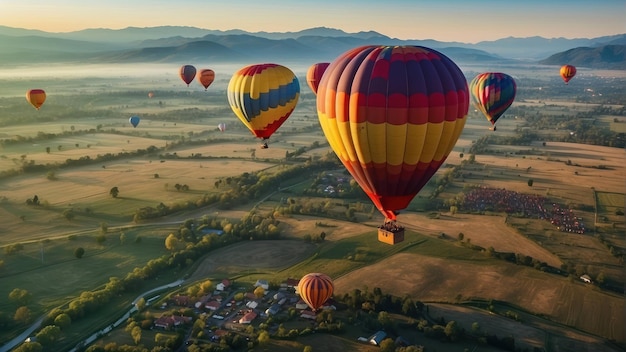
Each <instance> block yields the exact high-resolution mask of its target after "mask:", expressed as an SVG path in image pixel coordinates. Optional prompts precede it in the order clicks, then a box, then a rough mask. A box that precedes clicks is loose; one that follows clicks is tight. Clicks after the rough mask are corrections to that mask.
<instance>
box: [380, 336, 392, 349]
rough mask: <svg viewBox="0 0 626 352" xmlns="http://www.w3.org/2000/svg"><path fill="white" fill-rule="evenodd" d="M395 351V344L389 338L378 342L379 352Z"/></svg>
mask: <svg viewBox="0 0 626 352" xmlns="http://www.w3.org/2000/svg"><path fill="white" fill-rule="evenodd" d="M395 350H396V344H395V342H394V341H393V339H391V338H386V339H384V340H382V341H381V342H380V351H381V352H393V351H395Z"/></svg>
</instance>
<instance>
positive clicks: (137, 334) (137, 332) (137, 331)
mask: <svg viewBox="0 0 626 352" xmlns="http://www.w3.org/2000/svg"><path fill="white" fill-rule="evenodd" d="M130 336H132V338H133V342H135V345H139V342H141V328H140V327H139V326H135V327H134V328H133V329H132V330H131V331H130Z"/></svg>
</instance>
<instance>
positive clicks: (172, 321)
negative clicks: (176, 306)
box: [154, 315, 192, 330]
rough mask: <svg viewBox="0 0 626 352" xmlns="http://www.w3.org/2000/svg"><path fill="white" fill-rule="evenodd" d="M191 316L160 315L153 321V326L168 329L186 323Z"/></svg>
mask: <svg viewBox="0 0 626 352" xmlns="http://www.w3.org/2000/svg"><path fill="white" fill-rule="evenodd" d="M191 320H192V319H191V317H185V316H180V315H168V316H166V315H162V316H160V317H159V318H158V319H157V320H156V321H155V322H154V327H155V328H161V329H163V330H170V329H172V328H174V327H177V326H179V325H181V324H187V323H189V322H191Z"/></svg>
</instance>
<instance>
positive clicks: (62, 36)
mask: <svg viewBox="0 0 626 352" xmlns="http://www.w3.org/2000/svg"><path fill="white" fill-rule="evenodd" d="M372 44H376V45H421V46H426V47H429V48H432V49H435V50H439V51H441V52H442V53H444V54H445V55H447V56H449V57H450V58H451V59H453V60H454V61H457V62H460V63H484V62H489V63H511V62H522V63H539V64H546V65H559V64H563V63H571V64H573V65H577V66H582V67H589V68H609V69H626V58H624V52H625V51H626V34H619V35H614V36H605V37H598V38H590V39H587V38H580V39H565V38H551V39H548V38H542V37H528V38H513V37H508V38H502V39H498V40H494V41H483V42H478V43H474V44H471V43H461V42H441V41H437V40H432V39H411V40H402V39H397V38H391V37H388V36H385V35H383V34H380V33H378V32H374V31H367V32H358V33H346V32H344V31H342V30H339V29H333V28H325V27H318V28H310V29H306V30H302V31H298V32H284V33H269V32H254V33H252V32H246V31H242V30H228V31H218V30H209V29H201V28H196V27H182V26H160V27H147V28H138V27H128V28H124V29H105V28H94V29H85V30H80V31H74V32H67V33H53V32H44V31H39V30H29V29H21V28H13V27H6V26H0V47H1V48H2V50H1V51H0V63H2V64H15V65H16V64H22V63H37V62H83V63H114V62H179V63H182V62H185V61H190V62H191V61H198V60H203V61H207V60H208V61H214V62H242V63H243V62H262V61H279V62H285V61H304V60H306V61H308V62H321V61H332V60H333V59H334V58H335V57H336V56H338V55H339V54H341V53H343V52H345V51H346V50H348V49H351V48H354V47H357V46H361V45H372Z"/></svg>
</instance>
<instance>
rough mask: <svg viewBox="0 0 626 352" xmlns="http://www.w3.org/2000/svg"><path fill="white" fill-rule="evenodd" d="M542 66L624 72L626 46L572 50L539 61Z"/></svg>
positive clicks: (625, 67) (625, 68) (625, 66)
mask: <svg viewBox="0 0 626 352" xmlns="http://www.w3.org/2000/svg"><path fill="white" fill-rule="evenodd" d="M539 63H540V64H544V65H562V64H565V63H567V64H570V65H574V66H577V67H589V68H606V69H613V70H626V45H603V46H600V47H597V48H588V47H583V48H574V49H570V50H567V51H564V52H561V53H557V54H554V55H551V56H550V57H548V58H547V59H545V60H541V61H539Z"/></svg>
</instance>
